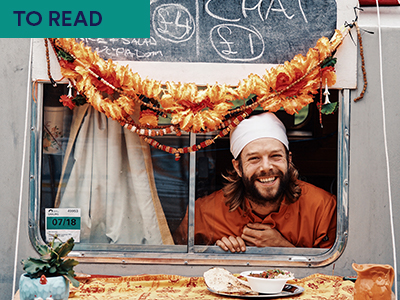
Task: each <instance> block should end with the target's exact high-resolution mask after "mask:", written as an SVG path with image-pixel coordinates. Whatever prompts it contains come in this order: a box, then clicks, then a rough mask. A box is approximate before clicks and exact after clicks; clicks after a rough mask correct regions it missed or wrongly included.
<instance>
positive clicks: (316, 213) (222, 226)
mask: <svg viewBox="0 0 400 300" xmlns="http://www.w3.org/2000/svg"><path fill="white" fill-rule="evenodd" d="M299 185H300V187H301V190H302V192H301V196H300V198H299V199H298V200H297V201H296V202H295V203H292V204H289V205H287V204H285V201H283V203H282V205H281V207H280V209H279V211H278V212H273V213H271V214H269V215H268V216H266V217H265V218H264V219H261V218H260V217H258V216H257V215H255V214H254V213H252V212H251V209H250V207H249V204H248V202H247V206H248V208H249V209H248V211H247V213H246V212H245V211H243V210H242V209H240V208H238V209H236V210H235V211H233V212H229V208H228V207H227V206H226V205H225V197H224V194H223V192H222V190H219V191H217V192H214V193H213V194H211V195H208V196H206V197H203V198H199V199H197V200H196V203H195V244H203V245H204V244H205V245H213V244H215V242H216V241H217V240H219V239H221V238H222V237H224V236H226V237H228V236H230V235H232V236H241V235H242V230H243V227H244V226H245V225H246V224H247V223H263V224H269V225H272V227H273V228H276V229H277V230H278V231H279V232H280V233H281V234H282V235H283V236H284V237H285V238H286V239H287V240H288V241H289V242H290V243H292V244H293V245H295V246H296V247H309V248H311V247H320V248H329V247H331V246H332V245H333V243H334V241H335V238H336V217H337V216H336V197H335V196H334V195H332V194H330V193H328V192H326V191H325V190H323V189H320V188H318V187H316V186H313V185H311V184H309V183H306V182H303V181H299ZM186 235H187V214H186V216H185V218H184V219H183V220H182V223H181V225H180V226H179V228H178V229H177V230H176V231H175V233H174V239H175V243H176V244H186V243H187V242H186V241H187V238H186Z"/></svg>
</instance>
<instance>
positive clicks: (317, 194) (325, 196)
mask: <svg viewBox="0 0 400 300" xmlns="http://www.w3.org/2000/svg"><path fill="white" fill-rule="evenodd" d="M298 184H299V186H300V188H301V196H300V198H299V200H307V202H309V201H317V202H320V201H335V200H336V197H335V196H334V195H333V194H331V193H329V192H327V191H326V190H324V189H322V188H320V187H317V186H315V185H313V184H311V183H308V182H305V181H301V180H299V181H298Z"/></svg>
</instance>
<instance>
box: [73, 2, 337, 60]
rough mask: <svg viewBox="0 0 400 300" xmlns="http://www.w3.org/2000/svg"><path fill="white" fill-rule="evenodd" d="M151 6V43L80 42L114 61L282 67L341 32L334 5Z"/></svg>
mask: <svg viewBox="0 0 400 300" xmlns="http://www.w3.org/2000/svg"><path fill="white" fill-rule="evenodd" d="M171 2H172V1H171V0H169V1H167V0H153V1H151V5H150V13H151V19H150V23H151V30H150V35H151V37H150V38H149V39H133V38H122V39H89V38H84V39H78V40H82V41H83V42H84V43H86V44H87V45H89V46H91V47H92V49H93V50H95V51H97V52H98V53H99V55H100V56H101V57H102V58H104V59H108V58H111V59H113V60H116V61H143V62H148V61H157V62H207V63H240V64H244V63H257V64H260V63H262V64H280V63H283V62H285V61H286V60H290V59H292V58H293V57H294V56H295V55H296V54H298V53H301V54H303V55H305V54H306V53H307V51H308V49H309V48H310V47H313V46H314V45H315V43H316V42H317V41H318V39H319V38H321V37H322V36H326V37H328V38H330V37H332V35H333V33H334V30H335V29H336V28H337V25H336V22H337V5H336V1H335V0H307V1H300V0H256V1H249V0H230V1H224V0H196V1H193V0H178V1H173V2H172V3H171Z"/></svg>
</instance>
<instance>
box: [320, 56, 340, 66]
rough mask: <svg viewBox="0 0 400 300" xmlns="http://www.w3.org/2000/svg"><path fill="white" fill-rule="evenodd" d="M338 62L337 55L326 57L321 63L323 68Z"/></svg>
mask: <svg viewBox="0 0 400 300" xmlns="http://www.w3.org/2000/svg"><path fill="white" fill-rule="evenodd" d="M336 62H337V58H336V57H332V56H329V57H327V58H325V59H324V61H323V62H322V63H321V69H323V68H326V67H334V66H335V64H336Z"/></svg>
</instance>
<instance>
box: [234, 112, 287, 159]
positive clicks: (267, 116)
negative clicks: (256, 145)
mask: <svg viewBox="0 0 400 300" xmlns="http://www.w3.org/2000/svg"><path fill="white" fill-rule="evenodd" d="M260 138H274V139H277V140H278V141H280V142H281V143H282V144H284V145H285V147H286V149H288V150H289V141H288V138H287V136H286V128H285V125H283V123H282V122H281V120H279V119H278V117H277V116H275V114H273V113H271V112H265V113H262V114H259V115H254V116H251V117H250V118H248V119H245V120H243V121H242V122H240V124H239V125H238V126H237V127H236V128H235V129H234V130H233V131H231V134H230V141H231V153H232V155H233V157H234V158H235V159H236V158H237V157H238V156H239V154H240V152H242V150H243V148H244V147H245V146H246V145H247V144H248V143H250V142H252V141H254V140H257V139H260Z"/></svg>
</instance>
